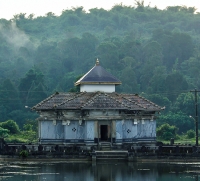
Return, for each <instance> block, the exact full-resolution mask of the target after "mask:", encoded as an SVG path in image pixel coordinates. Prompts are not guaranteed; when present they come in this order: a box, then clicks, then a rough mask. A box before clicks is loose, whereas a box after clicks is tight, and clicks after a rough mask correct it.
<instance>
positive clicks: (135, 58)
mask: <svg viewBox="0 0 200 181" xmlns="http://www.w3.org/2000/svg"><path fill="white" fill-rule="evenodd" d="M194 12H195V8H193V7H185V6H175V7H167V8H166V9H164V10H159V9H157V8H156V7H150V6H147V7H145V6H144V1H136V4H135V6H133V7H132V6H124V5H123V4H118V5H115V6H114V7H113V8H112V9H111V10H104V9H97V8H94V9H91V10H89V12H86V11H85V10H84V8H83V7H77V8H73V9H67V10H63V12H62V14H61V15H60V16H55V14H54V13H53V12H48V13H47V14H46V15H45V16H43V17H42V16H40V17H34V15H33V14H31V15H26V14H23V13H22V14H19V15H15V16H14V17H13V19H12V21H7V20H4V19H1V20H0V41H1V45H0V118H1V119H0V121H6V120H9V119H13V120H15V121H16V122H17V123H18V124H19V126H20V128H22V127H23V124H24V123H25V122H26V120H27V119H33V118H35V115H33V114H32V113H31V112H30V111H28V110H27V109H24V106H29V107H31V106H33V105H35V104H36V103H38V102H40V101H41V100H43V99H44V98H46V97H47V96H48V95H50V94H52V93H54V92H55V91H61V92H62V91H77V90H78V89H76V88H73V87H74V82H75V80H76V77H78V76H80V75H83V74H84V73H85V72H87V71H88V70H89V69H90V68H92V66H94V64H95V60H96V58H98V59H99V60H100V64H101V65H102V66H103V67H104V68H106V69H107V70H108V71H110V72H111V73H112V74H113V75H115V76H116V77H117V78H119V79H120V80H121V81H122V83H123V84H122V85H121V86H118V87H117V91H119V92H123V93H139V94H141V95H143V96H145V97H147V98H148V99H150V100H151V101H153V102H155V103H157V104H158V105H161V106H165V107H166V109H165V111H164V112H162V114H161V115H159V120H158V126H161V124H164V123H169V124H170V125H174V126H176V127H177V128H179V133H180V132H186V131H187V130H188V129H193V126H194V125H193V122H192V121H191V120H190V119H189V117H188V116H189V115H194V95H193V94H192V93H190V92H189V91H190V90H191V89H194V88H197V89H200V78H199V73H200V71H199V70H200V47H199V43H200V38H199V34H200V28H199V23H200V14H199V13H194ZM199 113H200V111H199Z"/></svg>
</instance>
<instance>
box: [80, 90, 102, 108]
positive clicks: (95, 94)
mask: <svg viewBox="0 0 200 181" xmlns="http://www.w3.org/2000/svg"><path fill="white" fill-rule="evenodd" d="M93 93H94V95H93V96H92V98H91V99H89V100H87V102H86V103H85V104H84V105H83V106H81V108H83V107H85V106H86V105H88V104H89V103H91V101H92V100H94V99H95V97H97V95H99V93H101V92H100V91H97V92H93Z"/></svg>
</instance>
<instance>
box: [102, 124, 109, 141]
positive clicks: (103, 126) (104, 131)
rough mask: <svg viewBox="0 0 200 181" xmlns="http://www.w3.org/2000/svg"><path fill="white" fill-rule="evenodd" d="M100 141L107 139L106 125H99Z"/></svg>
mask: <svg viewBox="0 0 200 181" xmlns="http://www.w3.org/2000/svg"><path fill="white" fill-rule="evenodd" d="M101 141H108V125H101Z"/></svg>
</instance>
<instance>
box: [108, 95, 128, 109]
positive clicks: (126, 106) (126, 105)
mask: <svg viewBox="0 0 200 181" xmlns="http://www.w3.org/2000/svg"><path fill="white" fill-rule="evenodd" d="M115 93H116V92H115ZM105 94H106V95H107V96H109V97H110V98H112V99H114V97H112V96H111V95H108V94H107V93H105ZM116 94H117V93H116ZM117 95H118V94H117ZM118 96H119V95H118ZM114 100H115V101H117V102H119V103H120V104H122V105H123V106H125V107H127V108H129V109H130V108H131V107H130V106H127V105H126V104H124V103H123V102H120V101H119V100H116V99H114Z"/></svg>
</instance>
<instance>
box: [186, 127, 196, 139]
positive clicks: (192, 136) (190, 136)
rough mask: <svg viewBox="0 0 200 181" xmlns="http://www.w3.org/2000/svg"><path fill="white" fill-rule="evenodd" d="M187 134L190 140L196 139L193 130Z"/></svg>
mask: <svg viewBox="0 0 200 181" xmlns="http://www.w3.org/2000/svg"><path fill="white" fill-rule="evenodd" d="M186 134H187V137H188V138H194V137H195V131H194V130H192V129H190V130H188V131H187V133H186Z"/></svg>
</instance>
